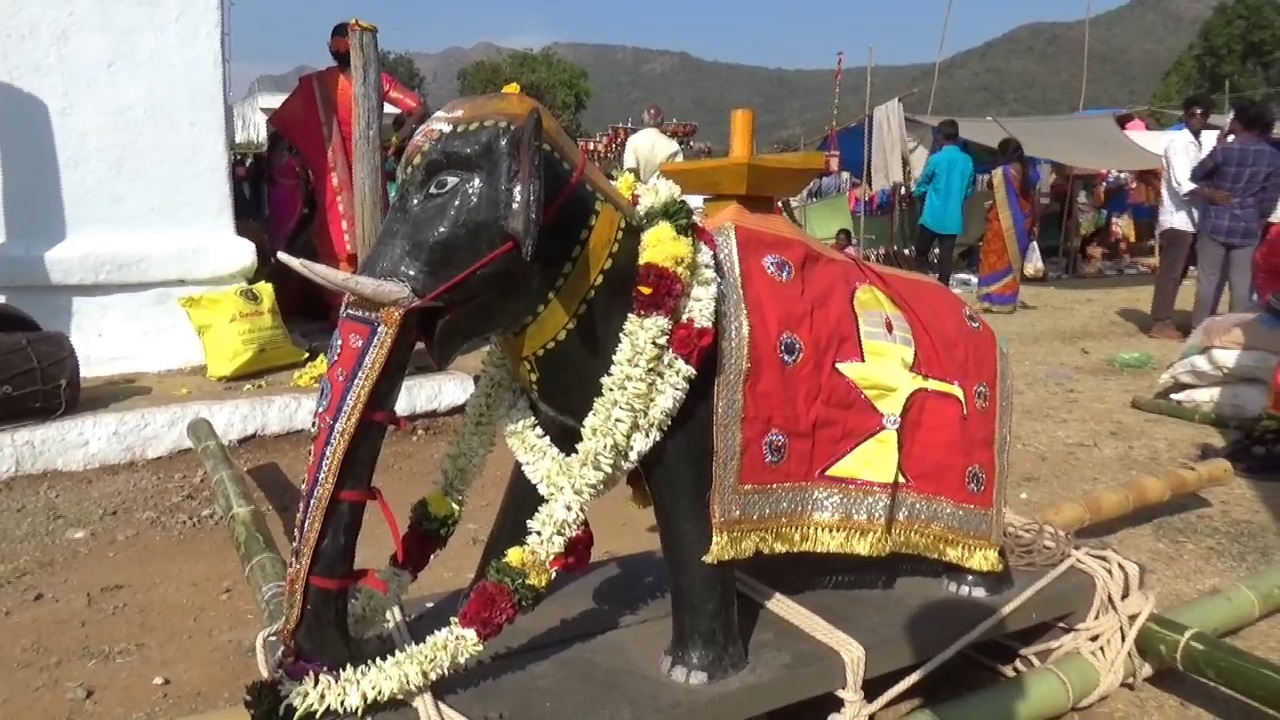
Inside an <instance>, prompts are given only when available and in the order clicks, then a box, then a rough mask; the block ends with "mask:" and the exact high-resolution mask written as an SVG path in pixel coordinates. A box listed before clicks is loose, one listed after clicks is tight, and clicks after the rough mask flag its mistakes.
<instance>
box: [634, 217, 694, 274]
mask: <svg viewBox="0 0 1280 720" xmlns="http://www.w3.org/2000/svg"><path fill="white" fill-rule="evenodd" d="M640 264H641V265H646V264H648V265H657V266H658V267H660V268H664V269H666V270H670V271H671V272H672V273H673V274H675V276H676V277H678V278H680V281H681V282H688V281H689V272H690V269H691V268H692V267H693V239H692V238H687V237H682V236H681V235H680V234H679V233H677V232H676V229H675V227H674V226H673V225H672V224H671V223H669V222H666V221H665V220H664V221H662V222H660V223H658V224H657V225H654V226H653V227H651V228H649V229H648V230H645V231H644V234H643V235H641V236H640Z"/></svg>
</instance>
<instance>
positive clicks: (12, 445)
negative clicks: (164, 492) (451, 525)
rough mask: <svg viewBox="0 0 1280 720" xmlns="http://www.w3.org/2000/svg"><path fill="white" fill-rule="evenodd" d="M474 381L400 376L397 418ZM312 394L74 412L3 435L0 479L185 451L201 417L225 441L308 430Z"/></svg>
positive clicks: (447, 375) (457, 401) (456, 398)
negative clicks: (189, 428)
mask: <svg viewBox="0 0 1280 720" xmlns="http://www.w3.org/2000/svg"><path fill="white" fill-rule="evenodd" d="M474 389H475V380H474V379H473V378H472V376H470V375H468V374H466V373H461V372H456V371H452V370H451V371H446V372H438V373H430V374H426V375H415V376H412V377H409V378H406V379H405V382H404V386H403V387H402V388H401V390H400V398H399V399H398V400H397V401H396V413H397V414H398V415H400V416H401V417H414V416H418V415H428V414H433V413H441V412H448V411H450V410H454V409H457V408H459V407H462V406H463V405H465V404H466V402H467V399H468V398H469V397H471V392H472V390H474ZM314 410H315V393H313V392H311V393H308V392H282V393H278V394H274V395H259V396H255V397H243V398H236V399H233V400H213V401H199V402H185V403H173V404H168V405H158V406H152V407H140V408H133V409H128V410H116V411H100V412H92V413H85V414H83V415H73V416H71V417H67V418H63V419H60V420H55V421H53V422H48V423H43V424H40V425H28V426H24V427H17V428H12V429H8V430H0V480H5V479H8V478H13V477H18V476H21V475H34V474H37V473H42V472H51V471H66V472H76V471H81V470H92V469H94V468H99V467H105V466H108V465H119V464H123V463H130V462H138V461H140V460H153V459H155V458H160V457H165V456H167V455H172V454H174V453H177V452H181V451H183V450H188V449H190V444H189V443H188V441H187V437H186V427H187V423H189V422H190V421H191V420H193V419H195V418H197V417H205V418H207V419H208V420H209V422H211V423H212V424H213V427H214V428H215V429H216V430H217V431H218V435H219V436H221V437H222V439H223V440H224V441H226V442H233V441H236V440H243V439H245V438H250V437H255V436H274V435H285V434H288V433H292V432H300V431H304V430H307V429H309V428H310V426H311V418H312V413H313V412H314Z"/></svg>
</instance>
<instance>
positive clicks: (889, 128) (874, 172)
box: [870, 98, 907, 192]
mask: <svg viewBox="0 0 1280 720" xmlns="http://www.w3.org/2000/svg"><path fill="white" fill-rule="evenodd" d="M906 159H907V124H906V118H905V115H904V113H903V109H902V101H901V100H899V99H898V98H894V99H892V100H890V101H889V102H887V103H884V104H883V105H877V106H876V107H875V109H874V110H872V111H871V158H870V160H871V190H872V192H879V191H881V190H888V189H889V188H891V187H892V186H893V185H894V184H895V183H902V182H903V181H904V180H905V177H904V175H903V172H902V163H903V161H904V160H906Z"/></svg>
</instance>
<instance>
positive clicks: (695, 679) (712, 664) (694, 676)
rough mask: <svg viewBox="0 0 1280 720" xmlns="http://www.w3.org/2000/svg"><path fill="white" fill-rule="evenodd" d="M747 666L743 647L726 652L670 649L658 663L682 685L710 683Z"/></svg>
mask: <svg viewBox="0 0 1280 720" xmlns="http://www.w3.org/2000/svg"><path fill="white" fill-rule="evenodd" d="M746 666H747V658H746V653H744V652H743V651H742V649H741V647H739V648H737V650H736V652H728V653H724V654H719V653H707V652H702V653H689V652H673V651H670V650H668V651H667V652H665V653H663V655H662V660H661V661H659V663H658V668H659V669H660V670H661V671H662V674H663V675H666V676H667V677H668V678H670V679H672V680H674V681H676V682H678V683H680V684H682V685H709V684H711V683H713V682H718V681H720V680H725V679H727V678H731V677H733V676H734V675H737V674H738V673H740V672H742V669H743V668H744V667H746Z"/></svg>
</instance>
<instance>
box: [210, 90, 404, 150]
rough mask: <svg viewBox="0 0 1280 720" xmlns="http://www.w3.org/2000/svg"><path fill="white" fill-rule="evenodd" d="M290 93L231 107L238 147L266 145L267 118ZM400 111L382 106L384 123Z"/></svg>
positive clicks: (262, 94) (253, 97) (262, 96)
mask: <svg viewBox="0 0 1280 720" xmlns="http://www.w3.org/2000/svg"><path fill="white" fill-rule="evenodd" d="M287 97H289V93H282V92H257V93H253V94H252V95H249V96H248V97H246V98H245V99H243V100H241V101H240V102H238V103H236V104H235V105H232V106H231V128H232V131H233V133H234V136H235V144H236V145H265V144H266V142H267V118H268V117H269V116H270V115H271V113H273V112H275V110H276V108H278V107H280V105H281V104H282V103H284V101H285V98H287ZM399 114H400V111H399V110H397V109H396V108H395V106H393V105H388V104H384V105H383V106H382V122H383V123H390V122H391V121H392V120H394V119H395V117H396V116H397V115H399Z"/></svg>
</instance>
